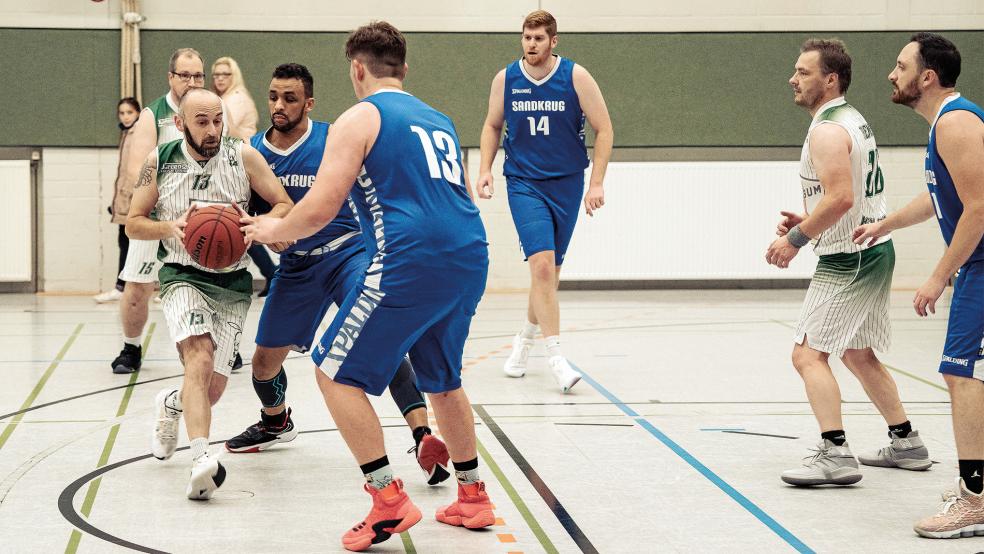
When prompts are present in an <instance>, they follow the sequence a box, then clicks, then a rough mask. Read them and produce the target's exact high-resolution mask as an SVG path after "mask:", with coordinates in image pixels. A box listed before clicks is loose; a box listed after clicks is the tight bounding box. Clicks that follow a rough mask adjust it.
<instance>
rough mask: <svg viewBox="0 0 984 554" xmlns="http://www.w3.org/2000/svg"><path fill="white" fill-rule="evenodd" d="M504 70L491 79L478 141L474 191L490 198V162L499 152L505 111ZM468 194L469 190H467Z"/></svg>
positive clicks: (493, 190) (491, 192) (491, 186)
mask: <svg viewBox="0 0 984 554" xmlns="http://www.w3.org/2000/svg"><path fill="white" fill-rule="evenodd" d="M505 90H506V70H505V69H503V70H502V71H500V72H499V73H497V74H496V76H495V78H493V79H492V90H491V92H489V111H488V114H486V116H485V124H484V125H482V137H481V139H480V141H479V145H480V148H481V161H480V162H479V169H478V181H475V192H476V193H477V194H478V197H479V198H492V194H493V193H494V192H495V186H494V185H493V182H492V181H493V179H492V162H494V161H495V155H496V154H497V153H498V152H499V139H501V138H502V125H503V121H504V120H505V113H504V109H503V106H502V102H503V101H504V98H505V94H506V93H505ZM468 194H469V195H471V191H470V190H469V193H468Z"/></svg>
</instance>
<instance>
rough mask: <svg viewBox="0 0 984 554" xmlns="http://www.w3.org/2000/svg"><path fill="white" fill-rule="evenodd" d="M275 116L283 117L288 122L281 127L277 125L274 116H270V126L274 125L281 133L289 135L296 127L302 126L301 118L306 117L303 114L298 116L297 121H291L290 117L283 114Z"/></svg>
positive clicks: (279, 113)
mask: <svg viewBox="0 0 984 554" xmlns="http://www.w3.org/2000/svg"><path fill="white" fill-rule="evenodd" d="M274 115H282V116H284V119H285V120H286V122H285V123H281V124H280V125H277V122H276V121H275V120H274V119H273V115H271V116H270V125H272V126H273V128H274V129H276V130H277V132H280V133H289V132H291V131H293V130H294V127H297V126H298V125H300V124H301V118H303V117H304V114H301V115H299V116H297V119H291V118H290V116H289V115H287V114H285V113H282V112H277V113H275V114H274Z"/></svg>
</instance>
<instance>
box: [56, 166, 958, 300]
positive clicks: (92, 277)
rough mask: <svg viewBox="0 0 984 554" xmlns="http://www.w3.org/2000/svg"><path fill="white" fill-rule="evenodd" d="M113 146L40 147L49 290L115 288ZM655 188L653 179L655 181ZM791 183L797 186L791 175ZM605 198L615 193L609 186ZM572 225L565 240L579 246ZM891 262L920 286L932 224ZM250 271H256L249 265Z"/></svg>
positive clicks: (508, 263)
mask: <svg viewBox="0 0 984 554" xmlns="http://www.w3.org/2000/svg"><path fill="white" fill-rule="evenodd" d="M923 155H924V150H923V149H921V148H882V149H881V150H880V159H881V164H882V170H883V172H884V173H885V184H886V185H885V190H886V194H887V198H888V203H889V209H891V210H896V209H898V208H900V207H902V206H903V205H905V203H906V202H908V201H909V200H910V199H911V198H912V197H914V196H915V195H917V194H920V193H922V192H924V191H925V190H926V185H925V184H924V182H923V170H922V164H923ZM502 160H503V156H502V154H501V152H500V154H499V155H498V156H497V157H496V165H495V167H494V173H495V175H496V181H495V183H496V192H495V195H494V196H493V198H492V199H491V200H478V205H479V208H480V209H481V210H482V219H483V221H484V222H485V228H486V232H487V233H488V238H489V244H490V258H491V267H490V271H489V289H490V290H495V291H516V290H525V289H526V288H527V286H528V282H529V276H528V273H527V268H526V264H525V263H524V262H523V256H522V252H521V251H520V249H519V239H518V238H517V236H516V231H515V229H514V227H513V223H512V218H511V217H510V215H509V207H508V203H507V202H506V190H505V180H504V179H503V178H502V174H501V171H502ZM478 162H479V155H478V150H476V149H473V150H470V151H469V152H468V167H469V174H470V176H471V177H472V179H475V178H477V176H478ZM115 178H116V150H115V149H113V148H76V149H71V148H46V149H44V151H43V172H42V183H41V206H42V210H43V216H42V217H41V220H40V234H41V241H42V242H41V246H42V248H41V277H42V279H41V288H42V290H44V291H47V292H67V293H72V292H75V293H94V292H96V291H99V290H106V289H108V288H109V287H111V286H113V283H114V282H115V279H116V263H117V258H116V255H117V254H116V253H117V246H116V232H117V226H116V225H113V224H111V223H110V222H109V215H108V214H107V213H106V206H107V205H109V203H110V200H111V199H112V195H113V181H114V179H115ZM653 186H659V183H653ZM789 186H790V187H798V186H799V183H798V181H797V180H796V179H795V178H792V179H791V180H790V185H789ZM606 194H608V195H609V196H611V195H617V194H619V191H618V190H617V189H612V188H609V189H608V191H607V192H606ZM577 244H578V240H577V231H575V235H574V240H573V243H572V245H571V248H572V251H573V250H575V249H576V248H577ZM895 248H896V251H897V265H896V269H895V288H902V289H914V288H917V287H918V286H920V285H921V284H922V283H923V281H924V280H925V279H926V277H927V276H928V275H929V273H930V272H931V271H932V268H933V266H934V264H936V262H937V261H938V260H939V257H940V255H941V254H942V252H943V241H942V238H941V237H940V232H939V229H938V228H937V225H936V222H935V221H934V220H930V221H928V222H926V223H923V224H922V225H919V226H916V227H913V228H911V229H906V230H903V231H899V232H897V233H896V234H895ZM251 271H253V274H254V276H255V277H257V278H259V272H258V271H256V270H255V269H251Z"/></svg>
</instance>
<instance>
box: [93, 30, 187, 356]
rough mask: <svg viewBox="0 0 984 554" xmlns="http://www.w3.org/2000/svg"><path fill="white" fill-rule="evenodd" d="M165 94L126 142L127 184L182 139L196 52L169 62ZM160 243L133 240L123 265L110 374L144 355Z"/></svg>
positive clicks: (182, 53)
mask: <svg viewBox="0 0 984 554" xmlns="http://www.w3.org/2000/svg"><path fill="white" fill-rule="evenodd" d="M167 84H168V91H167V93H165V94H164V95H163V96H161V97H160V98H158V99H156V100H154V101H153V102H151V103H150V104H147V107H145V108H144V109H143V111H142V112H141V113H140V118H139V119H138V120H137V123H136V124H135V125H134V126H133V129H132V131H133V132H132V134H131V136H130V138H128V139H127V142H128V143H129V152H127V155H126V160H121V163H122V164H123V165H124V166H125V167H126V177H125V181H126V182H127V183H136V182H137V177H138V174H139V173H140V168H141V166H142V165H143V162H144V160H145V159H146V158H147V155H148V154H150V152H151V150H153V149H154V148H156V147H157V146H159V145H161V144H166V143H168V142H172V141H175V140H180V139H182V138H184V135H183V134H182V132H181V131H179V130H178V128H177V126H176V125H175V123H174V116H175V115H176V114H177V113H178V112H179V109H178V104H179V103H180V102H181V98H183V97H184V95H185V93H187V92H188V91H189V90H191V89H193V88H202V86H203V85H204V84H205V62H204V61H203V60H202V56H201V54H199V53H198V51H197V50H195V49H194V48H179V49H178V50H176V51H175V52H174V53H173V54H171V59H170V61H169V62H168V68H167ZM159 243H160V241H157V240H131V241H130V246H129V249H128V250H127V254H126V262H125V263H124V265H123V271H122V272H121V273H120V275H119V278H120V279H122V280H123V281H125V282H126V284H125V285H124V288H123V297H122V298H121V299H120V321H121V323H122V326H123V350H122V351H120V355H119V356H117V357H116V359H114V360H113V361H112V362H111V363H110V367H111V368H112V369H113V373H133V372H135V371H137V370H139V369H140V364H141V359H142V357H143V351H142V349H141V346H140V344H141V336H142V335H143V329H144V326H145V325H146V324H147V315H148V308H147V304H148V303H149V302H150V299H151V297H153V296H154V291H155V289H156V284H157V272H158V270H159V269H160V267H161V263H160V261H158V259H157V249H158V246H159Z"/></svg>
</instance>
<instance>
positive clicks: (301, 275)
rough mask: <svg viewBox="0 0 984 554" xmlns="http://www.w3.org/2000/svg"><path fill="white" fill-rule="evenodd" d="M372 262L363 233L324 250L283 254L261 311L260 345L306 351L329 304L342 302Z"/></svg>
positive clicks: (257, 335)
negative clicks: (314, 252) (321, 251)
mask: <svg viewBox="0 0 984 554" xmlns="http://www.w3.org/2000/svg"><path fill="white" fill-rule="evenodd" d="M367 267H369V257H368V255H367V254H366V248H365V243H364V242H363V240H362V236H361V235H356V236H353V237H352V238H350V239H348V240H347V241H345V242H343V243H342V244H340V245H338V247H337V248H336V249H334V250H332V251H330V252H327V253H324V254H318V255H308V256H296V255H293V254H285V255H283V256H280V267H279V268H278V269H277V272H276V274H274V277H273V281H271V282H270V293H269V294H268V295H267V299H266V303H264V305H263V311H262V312H261V313H260V325H259V329H258V330H257V332H256V344H258V345H260V346H265V347H268V348H281V347H284V346H289V347H290V348H291V349H292V350H295V351H297V352H307V351H308V349H309V348H310V347H311V342H312V341H313V340H314V338H315V337H314V334H315V333H316V332H317V331H318V325H320V324H321V320H322V319H323V318H324V317H325V313H327V312H328V308H329V307H331V305H332V303H335V304H336V305H338V306H341V305H342V303H343V302H344V301H345V299H346V298H347V297H348V295H349V293H350V292H351V291H353V290H355V289H356V288H358V286H359V283H361V282H362V277H363V275H364V274H365V271H366V268H367Z"/></svg>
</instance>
